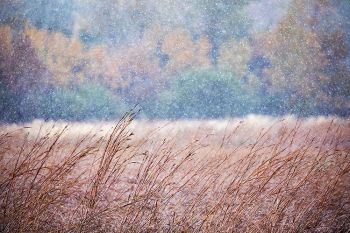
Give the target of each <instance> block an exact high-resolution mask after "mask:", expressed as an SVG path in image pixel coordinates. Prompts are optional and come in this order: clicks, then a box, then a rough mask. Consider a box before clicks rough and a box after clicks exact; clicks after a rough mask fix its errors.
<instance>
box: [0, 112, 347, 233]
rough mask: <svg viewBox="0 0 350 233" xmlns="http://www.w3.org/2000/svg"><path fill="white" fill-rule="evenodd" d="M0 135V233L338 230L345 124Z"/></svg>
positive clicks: (186, 124)
mask: <svg viewBox="0 0 350 233" xmlns="http://www.w3.org/2000/svg"><path fill="white" fill-rule="evenodd" d="M133 117H134V115H133V114H127V115H125V117H123V119H122V120H121V121H119V122H91V123H66V122H42V121H34V122H32V123H28V124H22V125H2V126H0V206H1V208H0V231H1V232H349V230H350V157H349V152H350V121H349V120H348V119H339V118H331V117H329V118H324V117H318V118H307V119H296V118H293V117H290V116H288V117H285V118H272V117H262V116H249V117H246V118H242V119H230V120H212V121H209V120H208V121H194V120H193V121H190V120H183V121H174V122H168V121H157V122H151V121H139V120H133Z"/></svg>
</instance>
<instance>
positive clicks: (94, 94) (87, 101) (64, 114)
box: [21, 84, 125, 121]
mask: <svg viewBox="0 0 350 233" xmlns="http://www.w3.org/2000/svg"><path fill="white" fill-rule="evenodd" d="M21 111H22V112H23V115H25V116H26V118H27V119H25V120H31V119H34V118H45V119H46V118H49V119H65V120H77V121H80V120H87V119H112V118H116V117H118V116H120V115H121V114H122V113H123V112H124V111H125V107H124V106H123V104H122V102H121V101H120V100H119V99H118V98H116V97H115V96H113V95H112V94H111V93H110V92H109V90H108V89H107V88H105V87H103V86H101V85H97V84H84V85H79V86H75V87H72V88H70V89H64V88H55V89H53V90H35V91H33V92H30V93H29V94H28V95H27V96H26V97H25V98H24V99H23V100H22V102H21Z"/></svg>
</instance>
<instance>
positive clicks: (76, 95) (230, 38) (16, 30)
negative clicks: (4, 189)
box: [0, 0, 350, 122]
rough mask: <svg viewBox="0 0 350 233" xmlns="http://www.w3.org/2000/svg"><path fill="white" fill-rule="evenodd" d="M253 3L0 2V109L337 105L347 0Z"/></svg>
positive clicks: (146, 113) (65, 112)
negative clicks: (263, 24) (272, 13)
mask: <svg viewBox="0 0 350 233" xmlns="http://www.w3.org/2000/svg"><path fill="white" fill-rule="evenodd" d="M255 2H257V0H240V1H226V0H218V1H208V0H195V1H191V2H190V3H189V2H184V1H180V0H175V1H170V0H169V1H167V0H165V1H156V2H154V1H150V0H140V1H136V0H131V1H123V0H118V1H111V0H104V1H102V2H100V1H97V0H91V1H90V2H89V3H84V1H80V0H75V1H53V4H51V3H50V4H49V3H46V2H45V1H41V0H33V1H15V2H13V1H7V0H5V1H2V2H1V3H0V24H1V25H0V111H1V115H0V120H1V121H9V122H11V121H28V120H32V119H34V118H44V119H67V120H87V119H114V118H116V117H118V116H120V115H121V114H122V113H123V112H124V111H126V110H127V109H128V107H130V106H134V105H135V104H139V105H140V106H141V108H142V109H143V110H142V112H141V115H140V116H141V117H146V118H172V119H176V118H222V117H234V116H242V115H246V114H250V113H255V114H272V115H282V114H296V115H299V116H309V115H319V114H322V115H328V114H334V115H340V116H349V114H350V70H349V68H350V58H349V57H350V56H349V44H350V43H349V42H350V24H349V22H350V16H349V15H348V14H347V12H350V3H349V1H346V0H344V1H341V0H337V1H331V0H312V1H307V2H305V1H302V0H291V1H290V2H289V4H288V9H287V10H286V12H285V13H284V15H283V17H282V18H281V19H280V20H279V21H278V22H277V23H276V24H275V25H274V26H273V27H272V28H270V29H268V30H262V31H254V30H251V28H252V27H251V26H252V24H253V22H252V20H251V19H250V18H249V16H248V14H247V12H246V10H245V9H246V8H247V6H249V5H251V4H254V3H255ZM84 15H85V17H84Z"/></svg>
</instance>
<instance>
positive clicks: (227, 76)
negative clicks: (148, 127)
mask: <svg viewBox="0 0 350 233" xmlns="http://www.w3.org/2000/svg"><path fill="white" fill-rule="evenodd" d="M157 99H158V102H157V103H153V104H151V106H158V108H157V110H158V113H157V112H153V113H152V115H155V116H157V117H168V118H179V117H185V118H216V117H227V116H232V115H241V114H244V112H245V106H244V103H245V102H246V95H245V94H244V93H243V92H242V89H241V86H240V82H239V81H238V79H237V77H236V75H234V74H233V73H232V72H228V71H223V70H220V69H206V70H200V71H195V72H194V71H191V72H186V73H184V74H181V75H179V77H176V78H174V79H173V80H172V81H171V82H170V83H169V89H167V90H165V91H163V92H161V93H160V94H159V95H158V96H157ZM159 106H161V107H159ZM148 109H149V108H148ZM146 111H147V108H146Z"/></svg>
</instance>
